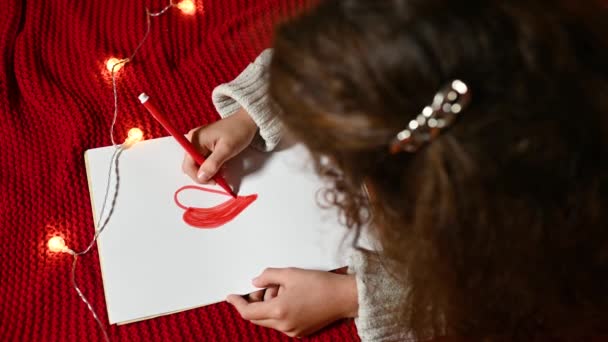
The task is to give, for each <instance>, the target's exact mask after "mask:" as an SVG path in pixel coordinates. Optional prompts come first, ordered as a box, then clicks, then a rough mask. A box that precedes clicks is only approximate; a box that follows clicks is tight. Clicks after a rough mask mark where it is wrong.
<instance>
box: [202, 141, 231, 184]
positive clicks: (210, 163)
mask: <svg viewBox="0 0 608 342" xmlns="http://www.w3.org/2000/svg"><path fill="white" fill-rule="evenodd" d="M232 154H233V151H232V150H230V148H229V147H228V146H226V145H225V144H222V143H218V144H217V145H216V146H215V149H214V150H213V151H212V152H211V154H210V155H209V156H207V159H206V160H205V162H204V163H203V164H202V165H201V167H200V168H199V169H198V172H197V175H196V177H197V178H198V180H199V181H200V182H206V181H208V180H210V179H211V178H212V177H213V176H215V174H216V173H217V172H218V171H219V170H220V168H221V167H222V165H224V163H225V162H226V161H227V160H228V159H229V158H230V157H232Z"/></svg>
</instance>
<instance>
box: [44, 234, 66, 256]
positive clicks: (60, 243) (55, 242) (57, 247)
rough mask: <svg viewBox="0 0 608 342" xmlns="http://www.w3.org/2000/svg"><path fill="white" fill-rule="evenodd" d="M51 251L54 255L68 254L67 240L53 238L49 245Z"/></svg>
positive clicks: (58, 237)
mask: <svg viewBox="0 0 608 342" xmlns="http://www.w3.org/2000/svg"><path fill="white" fill-rule="evenodd" d="M47 246H48V247H49V251H51V252H53V253H59V252H66V251H67V250H68V247H67V246H66V245H65V240H63V238H62V237H61V236H53V237H52V238H50V239H49V242H48V243H47Z"/></svg>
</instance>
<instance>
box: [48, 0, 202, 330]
mask: <svg viewBox="0 0 608 342" xmlns="http://www.w3.org/2000/svg"><path fill="white" fill-rule="evenodd" d="M173 7H176V8H178V9H179V10H180V11H181V12H182V13H183V14H185V15H193V14H195V13H196V4H195V3H194V1H193V0H183V1H181V2H179V3H175V2H174V0H169V4H168V5H167V6H165V7H164V8H163V9H162V10H160V11H158V12H150V10H149V9H148V8H146V32H145V34H144V36H143V38H142V39H141V40H140V41H139V44H137V47H136V48H135V49H134V50H133V53H132V54H131V55H130V56H129V57H127V58H122V59H121V58H117V57H110V58H108V59H107V60H106V61H105V67H106V69H107V71H109V72H110V74H111V77H112V92H113V95H114V115H113V117H112V124H111V126H110V140H111V141H112V145H113V146H114V147H115V149H114V152H113V153H112V157H111V158H110V163H109V168H108V176H107V182H106V189H105V195H104V199H103V204H102V206H101V212H100V214H99V217H98V220H97V222H96V229H95V235H94V236H93V239H92V240H91V241H90V243H89V244H88V246H87V247H86V248H85V249H84V250H82V251H80V252H76V251H74V250H72V249H70V248H69V247H68V246H67V245H66V243H65V240H64V239H63V237H61V236H58V235H56V236H53V237H51V238H50V239H49V240H48V242H47V247H48V249H49V251H51V252H53V253H68V254H71V255H72V256H73V262H72V277H71V278H72V286H73V287H74V290H76V293H77V294H78V296H79V297H80V299H81V300H82V301H83V302H84V303H85V304H86V305H87V308H88V309H89V311H90V312H91V315H93V318H94V319H95V321H96V322H97V325H98V326H99V328H100V329H101V331H102V333H103V336H104V339H105V341H106V342H109V341H110V337H109V336H108V332H107V329H106V328H105V326H104V324H103V323H102V322H101V320H100V319H99V316H97V313H96V312H95V310H94V309H93V306H92V305H91V303H90V302H89V301H88V299H87V298H86V297H85V295H84V294H83V293H82V291H81V289H80V287H79V286H78V284H77V283H76V265H77V261H78V257H79V256H82V255H85V254H87V253H88V252H89V251H90V250H91V249H92V248H93V246H94V245H95V243H96V242H97V238H98V237H99V235H100V234H101V233H102V232H103V230H104V229H105V228H106V226H107V225H108V222H109V221H110V218H111V216H112V213H113V212H114V208H115V205H116V199H117V197H118V188H119V181H120V174H119V169H118V162H119V159H120V155H121V154H122V152H123V151H125V150H126V149H128V148H129V147H131V146H133V145H134V144H136V143H138V142H140V141H141V140H143V139H144V133H143V131H142V130H141V129H139V128H137V127H134V128H131V129H130V130H129V132H128V135H127V138H126V139H125V141H124V143H123V144H122V145H119V144H117V143H116V142H115V140H114V126H115V125H116V119H117V118H118V91H117V87H116V73H117V72H118V71H120V70H121V69H122V68H123V67H124V66H126V65H127V64H128V63H130V62H131V61H132V60H133V58H135V56H136V55H137V53H138V52H139V49H140V48H141V47H142V46H143V44H144V42H145V41H146V39H147V38H148V36H149V35H150V28H151V18H152V17H158V16H161V15H163V14H165V13H166V12H167V11H169V10H170V9H171V8H173ZM112 169H114V174H115V179H116V182H115V185H114V192H113V196H112V202H111V204H110V206H109V208H108V212H107V215H105V216H104V214H105V211H106V210H105V209H106V204H107V201H108V199H109V194H110V183H111V182H110V180H111V178H112ZM104 217H105V219H104Z"/></svg>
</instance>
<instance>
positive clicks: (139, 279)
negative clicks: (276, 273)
mask: <svg viewBox="0 0 608 342" xmlns="http://www.w3.org/2000/svg"><path fill="white" fill-rule="evenodd" d="M113 151H114V147H104V148H98V149H93V150H89V151H87V152H86V154H85V159H86V161H87V175H88V178H89V187H90V193H91V196H92V205H93V212H94V215H95V221H97V218H98V215H99V214H100V211H101V207H100V206H101V205H102V202H103V196H104V193H105V187H106V180H107V172H108V167H109V161H110V158H111V155H112V152H113ZM183 154H184V151H183V150H182V149H181V147H180V146H179V145H178V144H177V143H176V142H175V140H174V139H173V138H171V137H166V138H160V139H155V140H150V141H144V142H140V143H138V144H137V145H135V146H133V147H132V148H131V149H128V150H126V151H124V152H123V153H122V155H121V157H120V162H119V171H120V184H119V186H120V187H119V190H118V196H117V203H116V207H115V209H114V212H113V214H112V217H111V219H110V221H109V224H108V226H107V227H106V229H105V231H104V232H103V233H102V234H101V236H100V238H99V241H98V250H99V255H100V262H101V269H102V276H103V282H104V291H105V297H106V304H107V309H108V315H109V320H110V323H111V324H115V323H118V324H122V323H128V322H133V321H137V320H142V319H146V318H151V317H155V316H159V315H164V314H168V313H172V312H178V311H183V310H187V309H191V308H195V307H200V306H203V305H208V304H212V303H216V302H219V301H222V300H224V299H225V297H226V296H227V295H228V294H231V293H241V294H244V293H249V292H251V291H253V290H255V288H254V287H253V286H252V285H251V279H252V278H253V277H255V276H257V275H258V274H259V273H260V272H261V271H262V270H263V269H264V268H265V267H289V266H293V267H301V268H308V269H319V270H331V269H335V268H339V267H342V266H345V265H346V260H345V258H346V255H347V254H348V253H349V250H350V246H351V238H350V237H347V230H346V229H345V228H343V227H342V226H341V225H340V224H339V223H338V219H337V215H336V211H335V210H327V209H320V207H319V206H318V204H317V203H318V201H317V197H318V190H319V189H320V188H321V187H322V182H321V180H320V179H318V177H317V176H316V175H315V174H314V172H313V170H312V166H311V165H310V163H309V162H308V155H307V152H306V150H305V149H304V148H303V147H301V146H294V147H290V148H287V149H284V150H281V151H278V152H272V153H263V152H259V151H255V150H247V151H246V152H244V153H243V154H242V155H241V156H240V157H238V158H237V159H235V160H234V161H232V162H231V163H230V164H228V166H227V170H226V172H225V176H226V178H227V180H228V182H229V183H232V184H233V185H235V186H236V188H237V189H238V192H239V194H241V195H246V194H252V193H256V194H258V196H259V197H258V199H257V200H256V201H255V202H254V203H252V204H251V205H250V206H249V207H248V208H246V209H245V210H244V211H243V212H242V213H241V214H240V215H239V216H238V217H237V218H236V219H234V220H233V221H231V222H229V223H227V224H226V225H224V226H222V227H220V228H217V229H209V230H205V229H198V228H193V227H190V226H188V225H187V224H186V223H184V221H183V219H182V215H183V212H184V210H183V209H181V208H179V207H178V206H177V205H176V204H175V203H174V200H173V195H174V193H175V191H176V190H177V189H178V188H180V187H182V186H184V185H188V184H194V183H193V182H192V181H191V180H190V179H189V178H188V177H187V176H185V175H184V174H183V173H182V171H181V161H182V158H183ZM111 178H112V183H111V186H110V189H113V188H114V183H113V181H114V178H115V177H114V176H113V177H111ZM239 183H240V184H239ZM212 187H213V186H212ZM214 188H216V189H220V188H219V187H217V186H215V187H214ZM111 195H112V194H110V200H109V201H108V202H109V203H110V202H111ZM226 199H227V197H224V196H221V195H214V194H208V193H204V192H197V191H186V192H184V193H183V196H182V195H180V200H181V201H182V202H184V203H185V204H188V205H191V206H195V207H209V206H211V205H215V204H218V203H220V202H223V201H224V200H226ZM109 203H108V206H107V208H109ZM106 210H108V209H106Z"/></svg>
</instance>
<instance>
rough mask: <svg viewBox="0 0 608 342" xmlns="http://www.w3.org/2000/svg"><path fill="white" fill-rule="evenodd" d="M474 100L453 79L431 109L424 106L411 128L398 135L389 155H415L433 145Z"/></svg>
mask: <svg viewBox="0 0 608 342" xmlns="http://www.w3.org/2000/svg"><path fill="white" fill-rule="evenodd" d="M470 101H471V94H470V91H469V87H468V86H467V85H466V84H465V83H464V82H462V81H460V80H454V81H452V82H450V83H449V84H447V85H446V86H444V87H443V88H441V89H440V90H439V91H438V92H437V94H435V97H434V98H433V103H432V104H431V105H430V106H426V107H424V109H423V110H422V113H420V114H419V115H418V116H417V117H416V119H414V120H412V121H410V122H409V124H408V127H407V128H406V129H404V130H403V131H401V132H399V133H397V136H395V138H394V139H393V141H392V142H391V144H390V152H391V153H392V154H396V153H399V152H402V151H405V152H416V151H418V149H419V148H420V147H422V146H423V145H425V144H427V143H429V142H431V141H432V140H433V139H434V138H436V137H437V135H439V133H440V132H441V130H443V129H445V128H447V127H449V126H450V125H451V124H452V123H453V122H454V120H455V119H456V117H457V116H458V113H460V112H461V111H462V110H464V109H465V107H466V106H467V105H468V104H469V102H470Z"/></svg>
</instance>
